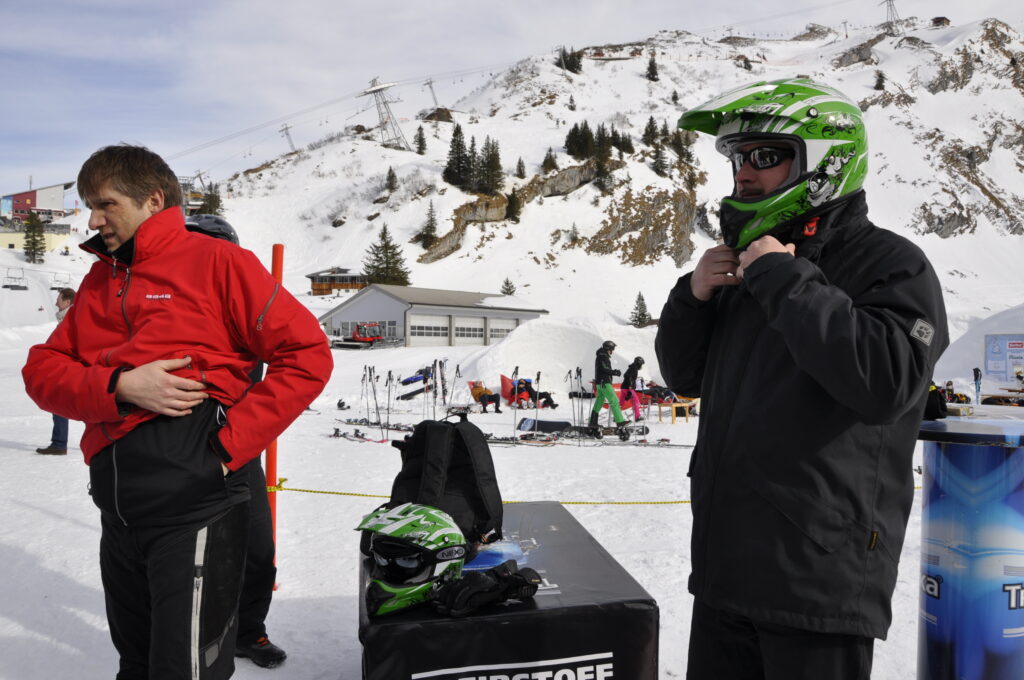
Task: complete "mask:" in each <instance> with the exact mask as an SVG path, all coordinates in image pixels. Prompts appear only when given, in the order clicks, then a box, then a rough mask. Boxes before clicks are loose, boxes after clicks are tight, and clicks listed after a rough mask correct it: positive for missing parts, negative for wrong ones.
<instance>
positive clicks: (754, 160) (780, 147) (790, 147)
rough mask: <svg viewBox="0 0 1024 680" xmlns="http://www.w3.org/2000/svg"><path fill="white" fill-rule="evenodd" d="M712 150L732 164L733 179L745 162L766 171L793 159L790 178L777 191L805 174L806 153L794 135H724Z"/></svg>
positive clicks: (787, 186) (799, 140) (802, 143)
mask: <svg viewBox="0 0 1024 680" xmlns="http://www.w3.org/2000/svg"><path fill="white" fill-rule="evenodd" d="M715 148H717V149H718V152H719V153H721V154H723V155H724V156H725V157H726V158H728V159H729V162H730V163H732V173H733V176H735V175H736V173H738V172H739V171H740V168H742V167H743V166H744V165H745V164H746V163H750V165H751V167H752V168H754V169H755V170H768V169H770V168H775V167H778V166H779V165H781V164H782V163H784V162H785V161H786V160H789V159H792V160H793V162H792V164H790V166H789V175H788V176H787V177H786V178H785V179H784V180H783V181H782V183H781V184H780V185H779V187H778V189H777V190H779V189H785V188H789V187H790V186H791V185H792V184H793V183H794V182H796V181H797V180H798V179H800V177H801V176H802V175H803V174H804V172H805V170H804V168H805V167H806V158H807V154H806V152H805V150H804V149H805V147H804V142H803V140H802V139H800V138H799V137H796V136H794V135H782V134H774V135H772V134H769V135H756V136H755V135H751V134H747V133H738V134H731V135H724V136H722V137H720V138H719V139H718V140H717V141H716V142H715Z"/></svg>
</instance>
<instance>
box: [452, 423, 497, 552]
mask: <svg viewBox="0 0 1024 680" xmlns="http://www.w3.org/2000/svg"><path fill="white" fill-rule="evenodd" d="M455 434H456V436H458V437H461V438H462V443H463V444H464V445H465V448H466V453H467V454H468V456H469V461H470V464H471V465H472V466H473V473H474V478H475V480H476V487H477V492H478V493H479V496H480V500H481V501H482V502H483V507H484V510H485V511H486V513H487V516H486V517H480V518H479V521H478V522H477V526H476V527H475V528H474V529H475V531H476V533H477V535H476V536H474V537H473V538H474V539H476V538H479V539H480V541H481V542H482V543H493V542H494V541H498V540H501V523H502V516H503V508H502V505H501V492H500V491H499V490H498V477H497V475H496V474H495V472H494V460H493V459H492V458H491V449H490V447H489V446H488V445H487V438H486V437H485V436H484V433H483V432H482V431H481V430H480V428H479V427H477V426H476V425H474V424H472V423H470V422H468V421H467V420H465V419H463V420H461V421H460V422H458V423H456V425H455ZM467 539H469V537H468V536H467Z"/></svg>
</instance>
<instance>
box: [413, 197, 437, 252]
mask: <svg viewBox="0 0 1024 680" xmlns="http://www.w3.org/2000/svg"><path fill="white" fill-rule="evenodd" d="M412 242H413V243H419V244H420V245H421V246H423V249H424V250H430V248H431V247H432V246H433V245H434V244H435V243H437V213H436V212H434V202H433V201H431V202H430V207H428V208H427V223H426V224H424V225H423V228H422V229H420V230H419V231H418V232H416V235H415V236H413V237H412Z"/></svg>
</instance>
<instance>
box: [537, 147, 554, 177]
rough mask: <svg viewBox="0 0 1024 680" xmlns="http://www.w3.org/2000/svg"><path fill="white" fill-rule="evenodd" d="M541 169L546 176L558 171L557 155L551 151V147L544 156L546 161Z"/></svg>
mask: <svg viewBox="0 0 1024 680" xmlns="http://www.w3.org/2000/svg"><path fill="white" fill-rule="evenodd" d="M540 169H541V170H542V171H543V172H544V173H545V174H547V173H549V172H554V171H555V170H558V161H557V160H556V159H555V154H554V153H553V152H552V151H551V147H550V146H549V147H548V152H547V153H546V154H544V161H543V162H542V163H541V164H540Z"/></svg>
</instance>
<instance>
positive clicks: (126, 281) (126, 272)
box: [117, 267, 132, 336]
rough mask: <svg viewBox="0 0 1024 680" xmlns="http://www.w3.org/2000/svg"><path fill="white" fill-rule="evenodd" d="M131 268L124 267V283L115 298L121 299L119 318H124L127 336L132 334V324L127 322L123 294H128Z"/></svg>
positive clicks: (125, 298) (124, 296) (125, 297)
mask: <svg viewBox="0 0 1024 680" xmlns="http://www.w3.org/2000/svg"><path fill="white" fill-rule="evenodd" d="M131 278H132V268H131V267H125V270H124V283H122V284H121V290H119V291H117V297H119V298H121V316H123V317H124V324H125V326H127V327H128V335H129V336H131V334H132V322H131V321H129V320H128V310H127V309H125V301H126V300H127V299H128V296H127V295H125V293H127V292H128V284H129V283H130V282H131Z"/></svg>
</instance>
